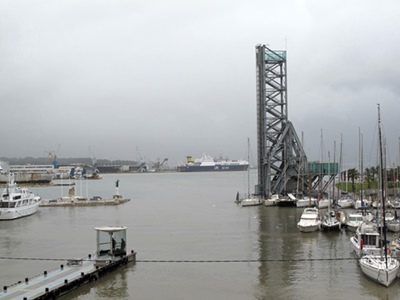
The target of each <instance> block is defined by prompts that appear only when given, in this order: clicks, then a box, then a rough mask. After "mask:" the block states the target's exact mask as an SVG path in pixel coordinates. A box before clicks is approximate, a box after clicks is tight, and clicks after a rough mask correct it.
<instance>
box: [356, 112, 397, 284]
mask: <svg viewBox="0 0 400 300" xmlns="http://www.w3.org/2000/svg"><path fill="white" fill-rule="evenodd" d="M379 109H380V108H379V105H378V124H379V146H380V155H379V157H380V172H381V174H380V179H381V180H380V189H381V192H382V194H381V200H382V210H383V218H382V229H381V232H382V235H383V247H381V249H380V250H381V251H380V253H379V254H367V255H365V256H363V257H361V258H360V260H359V263H360V267H361V270H362V271H363V273H364V274H365V275H366V276H367V277H369V278H371V279H373V280H375V281H376V282H378V283H380V284H382V285H384V286H386V287H388V286H389V285H390V284H391V283H392V282H393V281H394V280H395V279H396V277H397V273H398V271H399V268H400V263H399V261H398V260H397V259H395V258H392V257H390V256H389V255H388V250H389V249H388V247H387V238H386V218H385V196H386V193H385V188H386V186H385V184H384V183H383V178H384V163H383V150H382V148H383V147H382V134H381V127H380V110H379Z"/></svg>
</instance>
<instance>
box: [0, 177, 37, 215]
mask: <svg viewBox="0 0 400 300" xmlns="http://www.w3.org/2000/svg"><path fill="white" fill-rule="evenodd" d="M8 175H9V181H8V183H7V186H6V188H5V189H4V190H3V192H2V194H1V198H0V220H14V219H18V218H22V217H27V216H30V215H32V214H34V213H36V212H37V211H38V209H39V204H40V201H41V198H40V197H39V196H35V195H34V194H33V193H31V192H29V191H28V189H27V188H20V187H18V186H17V184H16V183H15V180H14V174H13V173H9V174H8Z"/></svg>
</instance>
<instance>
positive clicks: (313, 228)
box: [297, 225, 320, 232]
mask: <svg viewBox="0 0 400 300" xmlns="http://www.w3.org/2000/svg"><path fill="white" fill-rule="evenodd" d="M297 228H298V229H299V230H300V231H301V232H315V231H318V230H319V229H320V225H308V226H307V225H306V226H302V225H297Z"/></svg>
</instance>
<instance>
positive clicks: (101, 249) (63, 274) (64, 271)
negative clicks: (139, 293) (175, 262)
mask: <svg viewBox="0 0 400 300" xmlns="http://www.w3.org/2000/svg"><path fill="white" fill-rule="evenodd" d="M96 231H97V251H96V255H94V256H93V257H92V256H91V255H89V256H88V258H87V259H70V260H68V262H67V264H66V265H65V266H64V265H60V267H59V268H57V269H54V270H51V271H49V272H47V271H44V272H43V274H42V275H38V276H35V277H32V278H25V280H24V282H22V281H19V282H18V283H15V284H12V285H9V286H4V287H3V290H2V291H1V292H0V299H4V300H6V299H24V300H27V299H35V300H47V299H56V298H58V297H61V296H63V295H65V294H67V293H68V292H71V291H72V290H74V289H76V288H78V287H80V286H82V285H84V284H87V283H89V282H93V281H96V280H97V279H98V278H99V277H102V276H104V275H106V274H108V273H110V272H112V271H114V270H116V269H117V268H119V267H121V266H124V265H127V264H128V263H130V262H135V261H136V252H135V251H133V250H131V252H130V253H129V254H127V253H126V252H125V247H126V244H125V243H126V242H125V241H126V227H123V226H120V227H98V228H96Z"/></svg>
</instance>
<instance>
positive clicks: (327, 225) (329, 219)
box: [321, 210, 342, 231]
mask: <svg viewBox="0 0 400 300" xmlns="http://www.w3.org/2000/svg"><path fill="white" fill-rule="evenodd" d="M321 228H322V229H323V230H325V231H334V230H341V229H342V223H341V222H340V221H339V220H338V219H337V218H336V214H335V211H333V210H329V211H327V212H326V214H325V216H324V219H323V220H322V223H321Z"/></svg>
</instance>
